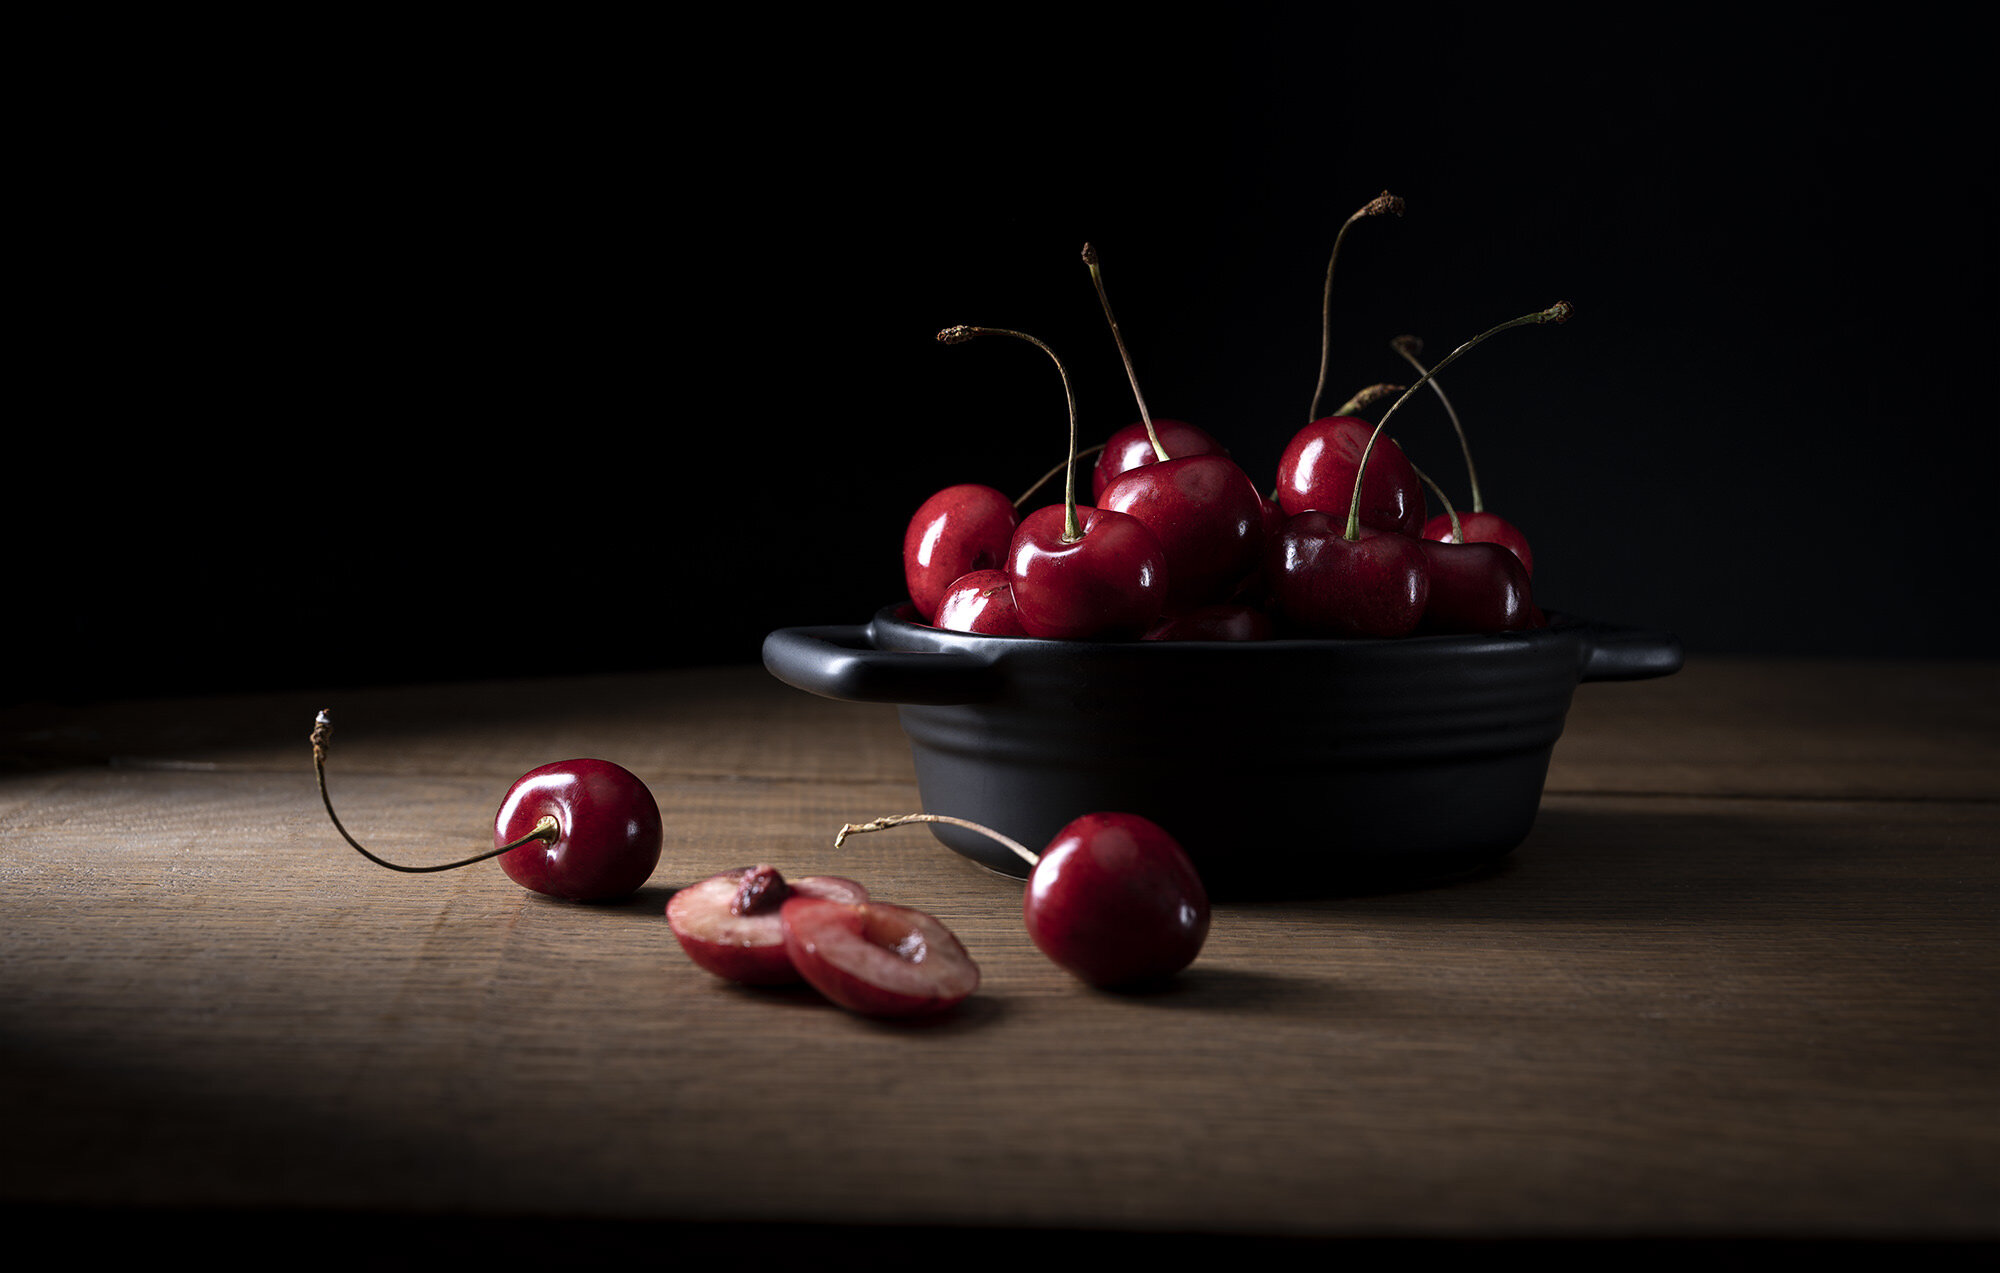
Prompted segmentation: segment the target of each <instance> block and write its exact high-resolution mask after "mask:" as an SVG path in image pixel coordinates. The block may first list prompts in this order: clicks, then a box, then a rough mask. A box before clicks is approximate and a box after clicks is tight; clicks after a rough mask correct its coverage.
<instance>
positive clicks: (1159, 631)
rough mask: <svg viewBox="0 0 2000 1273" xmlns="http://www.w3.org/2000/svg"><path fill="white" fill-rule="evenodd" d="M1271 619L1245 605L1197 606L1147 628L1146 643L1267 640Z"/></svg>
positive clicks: (1268, 638)
mask: <svg viewBox="0 0 2000 1273" xmlns="http://www.w3.org/2000/svg"><path fill="white" fill-rule="evenodd" d="M1272 635H1273V624H1272V623H1271V616H1270V615H1269V614H1267V613H1266V612H1264V611H1263V610H1259V609H1256V608H1255V607H1252V606H1245V605H1230V604H1223V605H1213V606H1198V607H1196V608H1195V609H1193V610H1188V611H1184V612H1182V613H1180V614H1176V615H1171V616H1169V617H1167V618H1164V619H1161V620H1160V621H1159V622H1158V623H1156V624H1154V625H1153V626H1152V627H1150V628H1148V629H1146V636H1145V639H1146V640H1148V641H1268V640H1270V639H1271V637H1272Z"/></svg>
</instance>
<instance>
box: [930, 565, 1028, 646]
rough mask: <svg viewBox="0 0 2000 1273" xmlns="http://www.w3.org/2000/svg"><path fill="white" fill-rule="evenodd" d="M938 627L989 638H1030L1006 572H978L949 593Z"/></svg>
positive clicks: (942, 603) (963, 578)
mask: <svg viewBox="0 0 2000 1273" xmlns="http://www.w3.org/2000/svg"><path fill="white" fill-rule="evenodd" d="M935 626H937V627H940V628H948V629H950V630H951V631H953V632H978V633H982V634H984V635H986V636H1026V635H1028V630H1027V629H1026V628H1024V627H1022V626H1021V616H1020V613H1019V612H1018V611H1016V610H1015V608H1014V585H1013V582H1012V581H1011V580H1009V579H1008V578H1007V572H1006V571H1004V570H974V571H972V572H970V573H969V574H965V575H962V576H960V577H959V579H958V580H957V581H955V582H954V583H953V584H952V585H951V587H949V588H947V589H945V593H944V598H943V599H942V600H941V601H939V602H938V612H937V619H936V620H935Z"/></svg>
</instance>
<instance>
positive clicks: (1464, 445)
mask: <svg viewBox="0 0 2000 1273" xmlns="http://www.w3.org/2000/svg"><path fill="white" fill-rule="evenodd" d="M1389 348H1391V349H1393V350H1395V351H1396V352H1397V353H1399V354H1401V355H1402V356H1403V361H1404V362H1407V363H1409V364H1410V365H1411V366H1412V367H1415V368H1416V369H1417V374H1418V375H1423V374H1424V365H1423V364H1422V363H1421V362H1418V361H1417V355H1418V354H1421V353H1423V352H1424V342H1423V341H1421V340H1418V339H1417V338H1416V337H1415V336H1398V337H1396V339H1394V340H1392V341H1390V342H1389ZM1431 391H1432V392H1434V393H1436V394H1437V396H1438V401H1439V402H1442V403H1443V404H1444V413H1445V414H1446V415H1447V416H1450V417H1451V427H1452V431H1453V432H1454V433H1456V434H1458V449H1459V450H1460V451H1462V452H1463V453H1464V454H1465V478H1466V480H1467V481H1468V482H1470V483H1471V484H1472V511H1473V512H1475V513H1483V512H1485V511H1486V501H1485V500H1483V499H1481V498H1480V495H1479V470H1477V469H1475V468H1473V467H1472V444H1471V443H1469V442H1467V441H1466V440H1465V426H1464V425H1462V424H1460V423H1459V422H1458V412H1456V411H1454V410H1452V407H1451V399H1450V398H1447V397H1445V396H1444V386H1443V385H1442V384H1439V383H1438V382H1437V381H1435V380H1433V381H1431ZM1438 498H1439V499H1443V498H1444V496H1443V495H1442V494H1440V495H1439V496H1438Z"/></svg>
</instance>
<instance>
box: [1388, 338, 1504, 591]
mask: <svg viewBox="0 0 2000 1273" xmlns="http://www.w3.org/2000/svg"><path fill="white" fill-rule="evenodd" d="M1389 347H1390V348H1392V349H1394V350H1395V351H1396V352H1397V353H1398V354H1401V355H1402V356H1403V360H1404V361H1405V362H1407V363H1409V364H1410V365H1411V366H1412V367H1415V368H1416V369H1417V374H1418V375H1420V376H1421V375H1428V374H1429V373H1428V372H1426V371H1425V370H1424V364H1423V363H1422V362H1421V361H1419V355H1421V354H1422V353H1423V351H1424V342H1422V341H1421V340H1418V339H1417V338H1416V337H1415V336H1398V337H1396V339H1394V340H1392V341H1390V342H1389ZM1430 386H1431V390H1432V392H1434V393H1436V394H1437V398H1438V401H1439V402H1441V403H1443V404H1444V413H1445V415H1446V416H1447V417H1449V418H1450V420H1451V427H1452V431H1453V432H1454V433H1456V434H1458V449H1459V450H1460V451H1461V452H1462V453H1463V454H1464V456H1465V477H1466V481H1467V482H1468V484H1470V485H1471V487H1472V511H1471V512H1469V513H1460V514H1458V515H1457V517H1456V518H1454V517H1453V516H1452V515H1451V513H1450V512H1449V511H1446V512H1443V513H1439V514H1438V515H1437V516H1436V517H1433V518H1431V519H1430V520H1429V521H1427V522H1425V523H1424V528H1423V532H1422V534H1423V538H1425V539H1432V540H1438V541H1447V540H1449V541H1451V542H1454V543H1486V544H1500V545H1502V546H1503V547H1505V548H1507V549H1508V550H1510V551H1511V552H1512V553H1513V554H1514V555H1515V556H1516V557H1519V558H1520V559H1521V565H1522V566H1523V567H1525V568H1526V570H1527V572H1528V575H1529V577H1530V578H1532V577H1533V576H1534V573H1535V554H1534V553H1533V552H1532V551H1531V550H1530V549H1529V548H1528V537H1527V536H1526V535H1523V534H1522V533H1521V532H1520V530H1519V529H1518V528H1516V527H1515V526H1514V524H1513V523H1511V522H1509V521H1508V520H1507V519H1506V518H1504V517H1501V516H1499V515H1498V514H1497V513H1489V512H1487V511H1486V502H1485V497H1484V496H1483V495H1482V494H1481V493H1480V490H1479V470H1478V469H1476V468H1474V467H1473V466H1472V445H1471V443H1469V442H1467V441H1466V439H1465V425H1464V424H1462V423H1461V422H1460V421H1459V418H1458V412H1457V411H1456V410H1454V409H1453V408H1452V405H1451V399H1450V398H1448V397H1446V396H1445V392H1444V386H1443V385H1442V384H1440V383H1438V381H1437V380H1435V379H1433V380H1431V382H1430Z"/></svg>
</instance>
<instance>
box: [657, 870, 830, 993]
mask: <svg viewBox="0 0 2000 1273" xmlns="http://www.w3.org/2000/svg"><path fill="white" fill-rule="evenodd" d="M788 897H820V898H825V899H827V900H829V901H835V902H865V901H867V900H868V890H867V889H865V888H863V887H862V886H861V885H859V884H857V883H855V882H854V881H853V880H848V879H842V878H841V877H839V876H837V875H808V876H804V877H802V878H800V879H796V880H787V879H785V878H784V876H782V875H780V874H779V873H778V870H777V868H776V867H771V866H763V865H759V866H744V867H738V868H737V869H735V870H733V871H724V872H723V873H721V874H720V875H711V876H710V877H708V878H707V879H705V880H702V881H701V882H699V883H696V884H690V885H688V886H687V887H686V888H684V889H681V890H679V891H678V892H676V893H675V894H674V895H673V897H672V898H671V899H669V900H668V902H667V926H668V927H669V928H671V929H672V930H673V934H674V940H676V941H678V942H679V943H680V945H681V949H682V950H685V951H686V952H687V953H688V957H689V958H690V959H692V960H694V962H695V963H697V964H699V965H700V966H701V967H703V968H705V969H707V970H708V971H709V972H712V973H714V974H715V975H716V976H718V977H724V978H727V979H728V980H730V981H739V982H743V983H744V984H746V985H753V986H781V985H787V984H789V983H791V982H795V981H799V980H801V978H800V976H799V971H798V969H796V968H794V967H793V966H792V960H791V956H790V955H788V954H786V953H785V926H784V924H783V922H782V921H781V920H780V919H779V916H778V911H779V908H780V907H781V906H783V905H784V902H785V899H786V898H788Z"/></svg>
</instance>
